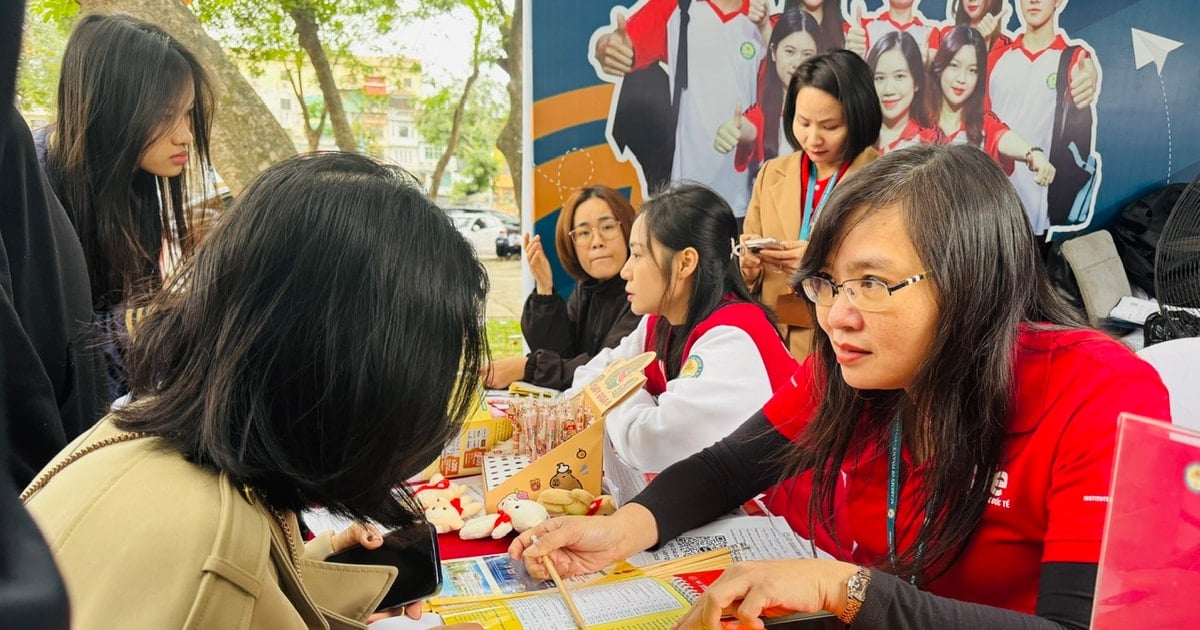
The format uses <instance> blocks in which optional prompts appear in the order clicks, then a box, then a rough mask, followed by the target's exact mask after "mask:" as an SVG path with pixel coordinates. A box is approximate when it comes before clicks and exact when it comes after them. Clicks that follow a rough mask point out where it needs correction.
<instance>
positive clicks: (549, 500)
mask: <svg viewBox="0 0 1200 630" xmlns="http://www.w3.org/2000/svg"><path fill="white" fill-rule="evenodd" d="M537 502H538V503H541V504H542V506H543V507H545V508H546V512H548V513H549V514H550V516H560V515H563V514H571V515H575V516H594V515H598V516H608V515H609V514H612V513H613V512H616V511H617V504H616V502H615V501H613V498H612V497H611V496H609V495H607V494H602V495H600V496H596V495H594V494H592V493H591V492H588V491H587V490H584V489H583V488H575V489H574V490H565V489H563V488H547V489H545V490H542V493H541V494H539V495H538V498H537Z"/></svg>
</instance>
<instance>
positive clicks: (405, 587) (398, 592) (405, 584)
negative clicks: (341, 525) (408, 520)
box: [325, 522, 442, 610]
mask: <svg viewBox="0 0 1200 630" xmlns="http://www.w3.org/2000/svg"><path fill="white" fill-rule="evenodd" d="M325 561H326V562H340V563H343V564H377V565H388V566H393V567H396V570H397V571H398V573H397V574H396V581H394V582H392V587H391V588H390V589H388V592H387V595H384V597H383V601H381V602H379V607H378V608H377V610H385V609H388V608H395V607H396V606H404V605H406V604H411V603H413V602H416V601H420V600H422V599H425V598H427V597H432V596H433V595H436V594H437V593H438V591H440V590H441V588H442V565H441V558H440V557H439V555H438V542H437V530H436V529H434V527H433V525H430V524H429V523H423V522H422V523H416V524H414V525H413V526H412V527H408V528H404V529H394V530H392V531H390V532H388V533H386V534H384V535H383V544H382V545H380V546H379V547H378V548H375V549H367V548H365V547H363V546H361V545H354V546H352V547H347V548H346V549H343V550H341V551H339V552H337V553H335V554H333V555H331V556H329V557H328V558H325Z"/></svg>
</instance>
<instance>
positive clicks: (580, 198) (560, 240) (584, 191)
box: [554, 186, 637, 282]
mask: <svg viewBox="0 0 1200 630" xmlns="http://www.w3.org/2000/svg"><path fill="white" fill-rule="evenodd" d="M588 199H599V200H601V201H603V202H604V203H607V204H608V207H609V208H611V209H612V212H613V217H614V218H616V219H617V220H618V221H620V222H621V233H622V234H624V235H625V247H626V249H628V248H629V231H630V230H631V229H633V220H634V218H636V215H637V211H636V210H634V209H633V206H632V205H630V204H629V200H628V199H626V198H625V196H624V195H622V194H621V193H619V192H617V191H615V190H613V189H612V188H609V187H608V186H585V187H583V188H580V189H579V190H576V191H575V192H573V193H571V196H570V197H568V198H567V202H566V203H564V204H563V207H562V210H560V211H559V213H558V223H556V224H555V226H554V246H555V248H557V250H558V252H557V253H558V260H559V262H561V263H562V266H563V269H564V270H566V272H567V273H569V274H571V277H572V278H575V279H576V280H578V281H580V282H583V281H585V280H589V279H591V276H589V275H588V274H587V272H586V271H584V270H583V265H581V264H579V254H578V252H576V251H575V241H573V240H571V230H573V229H575V227H574V225H575V210H576V209H578V208H579V206H581V205H583V202H585V201H587V200H588Z"/></svg>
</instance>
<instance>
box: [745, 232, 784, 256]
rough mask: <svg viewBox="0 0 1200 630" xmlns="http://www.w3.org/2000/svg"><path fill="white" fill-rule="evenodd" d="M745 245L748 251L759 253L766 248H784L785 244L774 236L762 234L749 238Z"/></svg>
mask: <svg viewBox="0 0 1200 630" xmlns="http://www.w3.org/2000/svg"><path fill="white" fill-rule="evenodd" d="M745 247H746V251H748V252H750V253H751V254H757V253H758V252H761V251H762V250H764V249H773V250H780V249H783V244H782V243H780V242H779V239H776V238H772V237H770V236H762V237H759V238H752V239H749V240H747V241H746V242H745Z"/></svg>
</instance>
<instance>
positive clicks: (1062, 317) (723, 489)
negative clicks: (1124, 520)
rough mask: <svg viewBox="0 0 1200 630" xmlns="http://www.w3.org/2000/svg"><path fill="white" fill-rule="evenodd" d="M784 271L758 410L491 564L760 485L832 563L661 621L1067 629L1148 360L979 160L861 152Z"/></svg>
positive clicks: (731, 582) (1161, 390) (575, 559)
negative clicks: (1103, 315)
mask: <svg viewBox="0 0 1200 630" xmlns="http://www.w3.org/2000/svg"><path fill="white" fill-rule="evenodd" d="M795 278H796V284H797V286H798V288H799V289H800V290H802V291H803V292H804V293H805V295H806V296H807V297H808V299H809V300H810V302H809V304H810V308H811V309H812V314H813V316H814V317H815V318H816V320H817V323H818V325H819V328H818V330H817V333H816V338H815V345H816V349H815V350H814V352H813V354H812V356H811V357H810V358H809V359H808V360H807V362H806V363H805V364H804V365H802V366H801V367H800V369H799V370H797V371H796V373H795V374H794V375H793V376H792V378H791V379H790V381H789V382H788V384H786V385H784V386H783V387H782V388H780V389H778V390H776V392H775V395H774V396H773V397H772V399H771V401H770V402H768V403H767V404H766V406H764V408H763V409H762V411H761V412H760V413H758V414H755V415H754V416H752V417H751V418H750V419H749V420H747V421H746V422H745V423H744V424H743V425H742V426H741V427H739V428H738V429H737V430H736V431H735V432H734V433H732V434H730V435H729V436H728V437H726V438H725V439H723V440H721V441H720V442H718V443H717V444H715V445H713V446H712V447H710V448H707V449H705V450H703V451H701V452H699V453H697V454H695V455H693V456H691V457H688V458H687V459H685V460H683V461H680V462H678V463H677V464H675V465H673V466H671V467H670V468H668V469H666V470H664V471H663V472H662V473H661V474H659V475H658V476H657V477H656V478H655V480H654V481H653V482H651V484H650V485H649V486H648V487H647V488H646V489H645V490H644V491H643V492H642V493H641V494H639V495H638V496H636V497H634V498H633V499H632V500H631V501H630V502H629V503H627V504H626V505H624V506H623V507H621V509H619V510H618V511H617V512H616V513H615V514H613V515H611V516H606V517H604V518H600V519H597V518H582V517H580V518H573V519H572V518H570V517H568V518H563V519H552V520H551V521H549V522H547V523H543V524H542V525H539V526H538V527H535V528H534V529H532V530H530V531H528V532H526V533H524V534H522V535H521V536H520V537H519V538H518V539H517V541H516V542H514V543H513V545H512V546H511V547H510V553H511V554H512V555H513V556H514V557H521V558H524V560H525V562H526V566H527V567H528V568H529V570H530V571H531V572H532V573H534V574H536V575H538V576H542V575H544V574H545V573H546V569H545V567H544V566H543V564H542V562H541V560H543V559H544V558H547V557H548V558H549V559H550V561H552V562H554V563H555V564H556V566H557V567H558V569H559V571H561V572H562V573H564V574H571V575H573V574H578V573H583V572H587V571H595V570H598V569H601V568H603V567H605V566H608V565H609V564H611V563H613V562H615V561H617V560H620V559H622V558H626V557H628V556H629V555H632V553H634V552H637V551H640V550H642V549H645V548H648V547H651V546H653V545H656V544H661V543H663V542H665V541H668V540H670V539H672V538H674V537H675V536H677V535H679V534H680V533H682V532H684V531H687V530H689V529H692V528H694V527H697V526H699V525H701V524H704V523H707V522H709V521H711V520H713V519H715V518H719V517H720V516H722V515H724V514H726V513H728V511H729V510H730V509H732V508H734V507H736V506H738V505H740V503H741V502H743V501H746V500H748V499H750V498H752V497H754V496H756V495H757V494H758V493H760V492H763V491H769V492H768V500H767V503H768V507H770V508H771V509H772V511H773V512H776V513H781V512H782V513H783V515H784V516H785V517H786V518H787V520H788V522H789V523H790V524H791V525H792V527H793V529H795V530H796V531H797V533H799V534H800V535H801V536H805V537H809V538H812V539H813V540H814V541H815V542H816V544H817V545H818V546H819V547H820V548H822V549H824V550H825V551H827V552H828V553H829V554H831V555H832V556H833V557H834V559H832V560H831V559H811V558H810V559H789V560H772V561H758V562H741V563H738V564H735V565H734V566H733V567H732V568H730V569H727V570H726V571H725V573H724V574H723V575H722V577H721V578H720V579H719V580H717V581H716V582H715V583H713V584H712V585H711V586H710V587H708V588H707V590H706V591H705V593H704V595H703V596H702V597H701V598H700V599H699V600H698V601H697V602H696V604H695V606H694V607H693V608H692V610H691V611H690V612H689V613H687V614H686V615H685V616H684V618H683V619H682V620H681V621H680V622H679V623H678V624H677V625H676V626H675V627H676V628H681V629H688V630H692V629H697V628H701V627H703V628H717V627H721V622H720V618H721V615H722V611H723V610H729V611H733V612H732V614H734V615H736V616H737V617H738V619H739V621H740V622H741V623H742V624H744V625H745V626H746V627H761V625H760V624H761V622H760V621H759V619H758V617H759V615H760V614H762V613H764V612H767V613H768V614H770V612H771V610H772V609H774V610H775V611H777V612H779V611H806V612H811V611H817V610H824V611H828V612H831V613H833V614H835V615H837V616H838V617H839V618H840V619H841V620H842V621H844V622H846V623H851V622H853V627H854V628H856V629H858V628H898V627H902V628H1031V629H1034V628H1046V629H1051V628H1056V629H1057V628H1062V627H1064V626H1066V627H1071V628H1083V627H1086V626H1087V624H1088V619H1089V616H1090V613H1091V608H1092V593H1093V592H1094V590H1095V580H1096V570H1097V564H1098V561H1099V555H1100V540H1101V535H1102V532H1103V528H1104V519H1105V515H1106V512H1107V508H1108V493H1109V486H1110V482H1111V478H1112V461H1113V453H1114V449H1115V446H1116V434H1117V420H1118V416H1119V415H1120V413H1122V412H1131V413H1136V414H1140V415H1145V416H1149V417H1156V418H1168V417H1170V406H1169V401H1168V399H1167V391H1166V388H1165V387H1164V386H1163V384H1162V380H1161V379H1160V378H1159V377H1158V374H1157V372H1155V370H1154V368H1153V367H1152V366H1150V365H1149V364H1147V363H1146V362H1145V361H1142V360H1141V359H1139V358H1138V357H1137V356H1136V355H1135V354H1133V352H1132V351H1130V350H1129V349H1128V348H1126V347H1125V346H1123V345H1121V344H1120V343H1119V342H1117V341H1115V340H1113V339H1112V338H1111V337H1108V336H1107V335H1105V334H1103V333H1101V332H1099V331H1095V330H1089V329H1087V328H1086V325H1085V324H1084V323H1083V320H1082V317H1081V316H1080V314H1079V313H1078V312H1076V311H1074V310H1073V309H1071V308H1070V306H1068V305H1067V304H1066V303H1065V302H1064V301H1063V299H1062V298H1061V297H1059V295H1058V293H1057V292H1056V291H1055V289H1054V287H1053V286H1052V285H1051V284H1050V280H1049V278H1048V276H1047V275H1046V272H1045V269H1044V268H1043V267H1042V265H1041V263H1040V258H1039V256H1038V250H1037V244H1036V242H1035V240H1034V238H1033V235H1032V232H1031V230H1030V229H1029V220H1028V218H1027V217H1026V215H1025V211H1024V209H1023V207H1022V205H1021V201H1020V198H1019V197H1018V196H1017V192H1016V190H1015V189H1014V188H1013V186H1012V184H1011V183H1010V182H1009V181H1008V178H1007V177H1005V176H1004V173H1003V172H1002V171H1001V170H1000V168H999V167H997V166H996V163H995V162H994V161H992V160H991V159H989V158H988V157H987V156H986V155H984V154H983V153H982V152H980V151H979V150H978V149H976V148H974V147H968V146H958V145H952V146H929V145H918V146H914V147H909V148H906V149H904V150H901V151H895V152H893V153H890V154H888V155H885V156H883V157H881V158H880V159H879V160H876V161H875V162H873V163H871V164H869V165H867V166H866V167H864V168H863V170H862V171H861V172H860V174H859V175H856V176H855V177H853V178H850V179H848V180H846V182H845V184H844V185H842V186H839V187H838V188H837V189H836V190H835V191H834V193H833V197H832V198H831V199H830V202H829V205H828V206H827V207H826V208H825V210H824V214H822V216H821V218H820V220H818V221H817V222H816V225H815V226H814V229H813V232H812V234H811V237H810V239H809V242H808V246H807V249H806V250H805V254H804V258H803V259H802V261H801V263H800V269H799V271H798V272H797V274H796V276H795ZM781 463H783V464H785V465H783V466H781ZM780 479H784V480H785V481H784V482H783V483H779V480H780ZM777 484H778V485H777ZM772 486H775V487H774V488H772ZM780 494H782V495H784V499H785V500H782V501H780V500H778V498H777V495H780ZM535 537H536V540H537V542H534V540H535Z"/></svg>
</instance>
